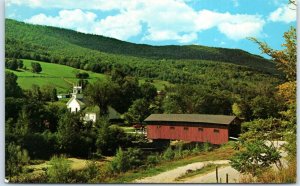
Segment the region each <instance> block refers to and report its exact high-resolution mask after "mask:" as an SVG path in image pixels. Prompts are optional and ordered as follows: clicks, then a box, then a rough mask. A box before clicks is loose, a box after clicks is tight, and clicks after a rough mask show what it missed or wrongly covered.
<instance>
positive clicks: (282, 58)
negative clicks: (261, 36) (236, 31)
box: [250, 27, 297, 81]
mask: <svg viewBox="0 0 300 186" xmlns="http://www.w3.org/2000/svg"><path fill="white" fill-rule="evenodd" d="M283 37H284V39H285V43H284V44H282V46H283V47H285V49H283V50H274V49H271V48H270V47H269V46H268V44H267V43H265V42H261V41H258V40H257V39H256V38H250V39H251V40H252V41H254V42H255V43H257V44H258V45H259V47H260V49H261V51H262V52H263V53H265V54H267V55H269V56H270V57H272V60H273V61H274V62H276V64H277V65H278V69H279V70H282V72H284V73H285V75H286V79H287V80H288V81H296V73H297V70H296V62H297V45H296V40H297V37H296V28H294V27H291V28H290V30H289V31H287V32H285V33H284V36H283Z"/></svg>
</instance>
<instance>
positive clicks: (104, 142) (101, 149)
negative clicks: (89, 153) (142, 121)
mask: <svg viewBox="0 0 300 186" xmlns="http://www.w3.org/2000/svg"><path fill="white" fill-rule="evenodd" d="M95 125H96V128H97V135H96V136H97V139H96V147H97V151H98V153H101V154H102V155H112V154H114V153H115V152H116V150H117V148H118V147H119V146H121V147H125V146H127V145H128V144H129V143H131V142H130V141H128V139H127V135H126V134H125V132H124V130H123V129H121V128H120V127H118V126H115V125H113V126H110V124H109V122H108V120H107V118H101V119H100V120H98V121H97V122H96V124H95Z"/></svg>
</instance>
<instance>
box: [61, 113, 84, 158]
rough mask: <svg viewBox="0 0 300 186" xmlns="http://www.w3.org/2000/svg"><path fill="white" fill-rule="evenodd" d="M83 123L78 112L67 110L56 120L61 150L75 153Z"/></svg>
mask: <svg viewBox="0 0 300 186" xmlns="http://www.w3.org/2000/svg"><path fill="white" fill-rule="evenodd" d="M82 127H83V123H82V122H81V120H80V116H79V115H78V114H73V113H69V112H67V113H66V114H65V115H63V116H62V117H61V119H60V120H59V122H58V129H57V138H58V142H59V146H60V149H61V150H62V151H63V152H67V153H72V154H75V153H76V152H77V151H80V150H79V149H78V144H80V143H79V142H80V141H79V139H80V129H81V128H82Z"/></svg>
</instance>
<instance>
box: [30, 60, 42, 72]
mask: <svg viewBox="0 0 300 186" xmlns="http://www.w3.org/2000/svg"><path fill="white" fill-rule="evenodd" d="M31 68H32V72H34V73H40V72H41V71H42V67H41V64H39V63H36V62H31Z"/></svg>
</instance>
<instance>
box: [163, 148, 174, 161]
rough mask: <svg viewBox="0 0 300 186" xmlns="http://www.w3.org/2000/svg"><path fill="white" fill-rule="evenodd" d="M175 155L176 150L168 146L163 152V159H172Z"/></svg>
mask: <svg viewBox="0 0 300 186" xmlns="http://www.w3.org/2000/svg"><path fill="white" fill-rule="evenodd" d="M174 156H175V153H174V151H173V150H172V148H171V147H168V148H167V149H166V150H165V151H164V152H163V154H162V157H163V159H165V160H172V159H173V158H174Z"/></svg>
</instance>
